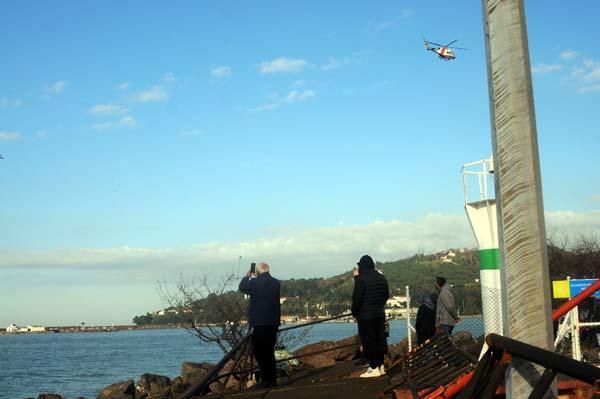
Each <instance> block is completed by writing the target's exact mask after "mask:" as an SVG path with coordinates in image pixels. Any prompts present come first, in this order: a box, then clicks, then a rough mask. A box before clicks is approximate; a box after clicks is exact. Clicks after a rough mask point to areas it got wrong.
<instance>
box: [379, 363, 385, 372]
mask: <svg viewBox="0 0 600 399" xmlns="http://www.w3.org/2000/svg"><path fill="white" fill-rule="evenodd" d="M379 374H381V375H385V374H386V373H385V366H384V365H383V364H382V365H381V366H379Z"/></svg>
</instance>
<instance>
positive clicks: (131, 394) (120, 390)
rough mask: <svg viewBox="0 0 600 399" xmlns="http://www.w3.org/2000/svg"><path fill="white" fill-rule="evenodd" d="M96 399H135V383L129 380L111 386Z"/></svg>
mask: <svg viewBox="0 0 600 399" xmlns="http://www.w3.org/2000/svg"><path fill="white" fill-rule="evenodd" d="M96 399H135V382H134V381H133V380H127V381H121V382H116V383H114V384H112V385H109V386H107V387H106V388H104V389H103V390H102V391H100V394H99V395H98V396H96Z"/></svg>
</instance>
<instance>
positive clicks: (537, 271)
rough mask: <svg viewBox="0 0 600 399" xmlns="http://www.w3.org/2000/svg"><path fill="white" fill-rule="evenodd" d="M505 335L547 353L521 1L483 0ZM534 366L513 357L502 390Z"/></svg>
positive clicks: (525, 390) (523, 390)
mask: <svg viewBox="0 0 600 399" xmlns="http://www.w3.org/2000/svg"><path fill="white" fill-rule="evenodd" d="M482 4H483V19H484V29H485V43H486V52H487V66H488V81H489V95H490V111H491V122H492V138H493V148H494V161H495V162H496V170H495V186H496V201H497V211H498V230H499V243H500V257H501V264H502V267H501V273H502V279H503V283H504V287H505V288H506V289H505V290H503V303H504V306H503V309H504V317H503V319H504V332H505V334H506V335H507V336H509V337H511V338H514V339H517V340H520V341H523V342H526V343H528V344H531V345H535V346H537V347H540V348H544V349H549V350H552V321H551V303H550V279H549V273H548V259H547V253H546V237H545V235H546V228H545V222H544V207H543V201H542V186H541V180H540V162H539V155H538V143H537V132H536V125H535V111H534V106H533V92H532V87H531V68H530V61H529V48H528V44H527V29H526V26H525V12H524V9H523V1H522V0H482ZM540 375H541V374H540V371H539V369H537V368H535V367H533V366H532V365H531V364H529V363H527V362H523V361H518V360H514V361H513V366H512V367H511V368H510V369H509V370H508V372H507V395H508V397H512V398H526V397H527V396H528V394H529V392H530V391H531V389H532V386H531V384H532V383H535V381H537V379H538V378H539V376H540Z"/></svg>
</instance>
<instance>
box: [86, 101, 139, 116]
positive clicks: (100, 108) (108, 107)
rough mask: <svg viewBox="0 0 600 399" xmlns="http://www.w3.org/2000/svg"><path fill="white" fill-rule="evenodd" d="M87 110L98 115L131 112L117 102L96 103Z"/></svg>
mask: <svg viewBox="0 0 600 399" xmlns="http://www.w3.org/2000/svg"><path fill="white" fill-rule="evenodd" d="M87 112H88V113H90V114H93V115H96V116H108V115H125V114H128V113H129V110H128V109H127V108H123V107H121V106H120V105H116V104H96V105H94V106H93V107H91V108H90V109H88V110H87Z"/></svg>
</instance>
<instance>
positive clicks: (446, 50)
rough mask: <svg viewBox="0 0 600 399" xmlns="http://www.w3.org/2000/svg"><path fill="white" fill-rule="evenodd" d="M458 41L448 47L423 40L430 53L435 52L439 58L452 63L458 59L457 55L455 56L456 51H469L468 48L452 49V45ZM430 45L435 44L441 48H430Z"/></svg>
mask: <svg viewBox="0 0 600 399" xmlns="http://www.w3.org/2000/svg"><path fill="white" fill-rule="evenodd" d="M457 41H458V40H454V41H451V42H450V43H448V44H446V45H443V44H439V43H434V42H428V41H427V40H425V38H423V42H424V43H425V48H426V49H427V50H429V51H433V52H434V53H436V54H437V55H438V57H439V58H441V59H442V60H444V61H452V60H453V59H455V58H456V55H455V54H454V50H467V49H466V48H461V47H450V46H451V45H452V44H454V43H456V42H457ZM430 44H433V45H434V46H439V47H432V46H430Z"/></svg>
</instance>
